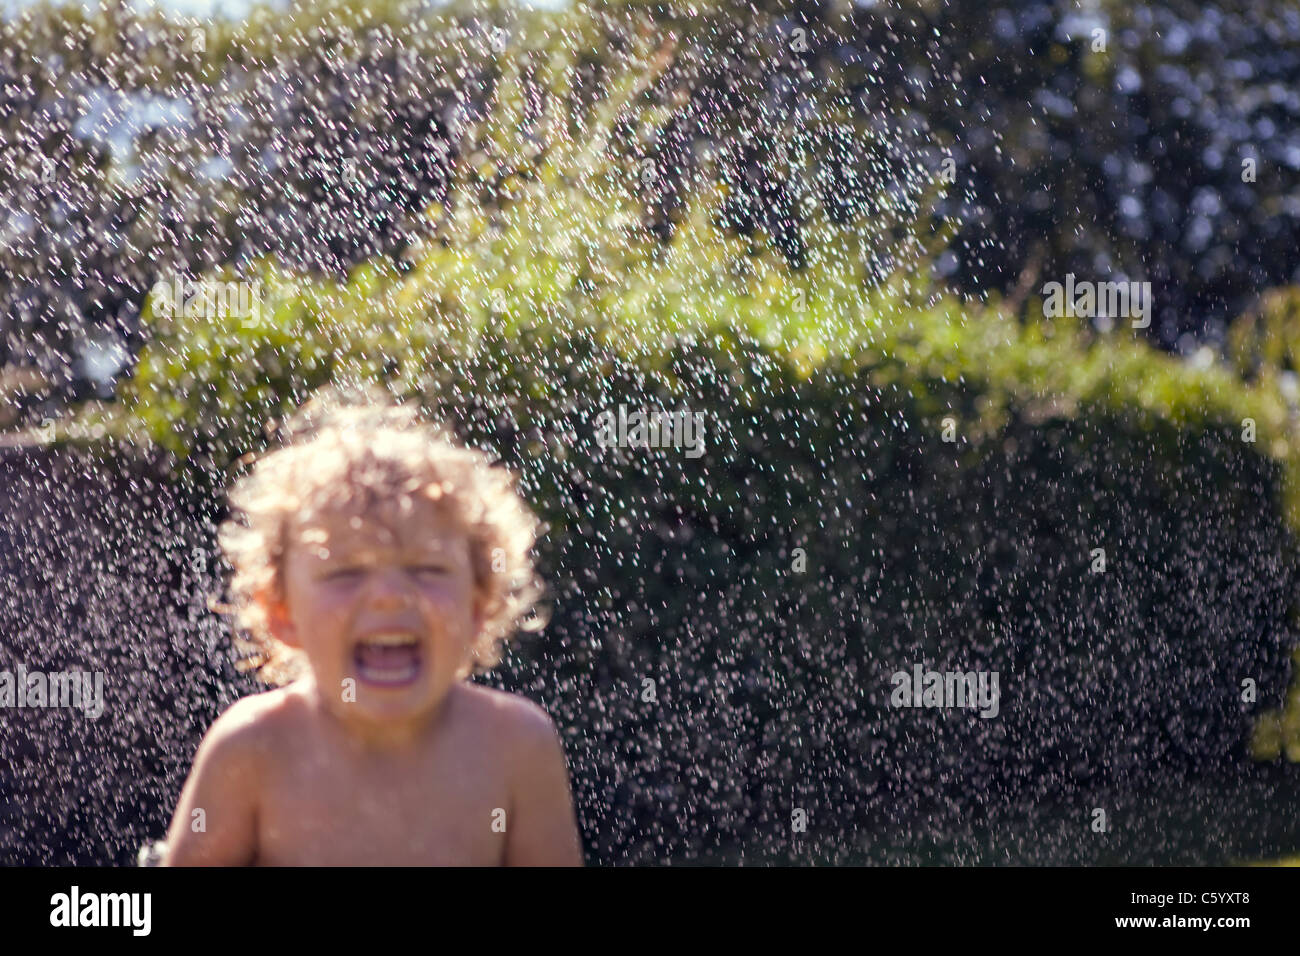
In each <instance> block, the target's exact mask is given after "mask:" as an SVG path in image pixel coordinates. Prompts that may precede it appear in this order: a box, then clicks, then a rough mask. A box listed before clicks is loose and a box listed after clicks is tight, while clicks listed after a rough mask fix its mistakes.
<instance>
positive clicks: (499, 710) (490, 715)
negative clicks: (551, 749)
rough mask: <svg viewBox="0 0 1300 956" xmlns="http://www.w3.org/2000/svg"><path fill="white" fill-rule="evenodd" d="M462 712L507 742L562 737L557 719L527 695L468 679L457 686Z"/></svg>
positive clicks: (524, 743) (532, 742) (531, 744)
mask: <svg viewBox="0 0 1300 956" xmlns="http://www.w3.org/2000/svg"><path fill="white" fill-rule="evenodd" d="M457 693H458V697H459V704H460V706H461V709H462V713H463V714H464V716H465V717H466V718H467V719H468V721H469V722H471V724H472V725H474V726H478V727H481V728H484V729H488V730H489V731H490V733H492V735H493V736H494V737H496V738H497V739H498V740H499V741H500V742H501V743H502V744H505V745H520V746H524V747H536V746H538V745H539V744H543V745H550V744H551V742H552V741H556V740H558V737H559V734H558V732H557V731H556V729H555V721H553V720H551V715H550V714H548V713H547V712H546V711H545V710H544V709H543V708H542V707H540V706H538V705H537V704H535V703H533V702H532V701H531V700H529V699H528V698H527V697H520V696H519V695H518V694H508V693H506V692H505V691H500V690H494V689H492V688H491V687H483V686H482V685H480V684H470V683H465V684H461V685H459V687H458V688H457Z"/></svg>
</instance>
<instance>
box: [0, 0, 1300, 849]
mask: <svg viewBox="0 0 1300 956" xmlns="http://www.w3.org/2000/svg"><path fill="white" fill-rule="evenodd" d="M1097 31H1100V37H1099V35H1098V33H1097ZM0 104H2V105H0V123H2V126H0V128H2V129H3V136H2V138H0V197H2V199H0V213H2V214H3V216H4V219H3V221H2V223H0V228H2V230H3V231H2V232H0V322H2V323H3V325H0V367H2V368H0V389H2V390H3V398H2V399H0V428H2V429H3V430H4V438H3V442H4V447H3V449H0V582H3V587H2V588H0V642H2V643H3V651H4V658H3V661H4V664H3V666H4V667H11V666H13V665H14V664H16V663H22V664H24V665H25V666H26V667H27V668H29V669H44V670H58V669H62V668H80V669H86V670H103V671H104V672H105V673H106V675H107V677H106V689H107V697H108V706H107V709H106V712H105V715H104V717H103V718H102V719H100V720H98V721H89V720H87V719H85V718H83V717H82V716H81V715H79V714H75V713H70V712H66V711H54V710H50V711H35V710H16V709H10V710H5V711H3V712H0V861H3V862H6V863H71V862H75V863H119V864H123V863H130V862H132V861H133V860H134V858H135V851H136V849H137V848H138V847H139V846H140V844H141V843H142V842H143V841H144V840H145V839H147V838H150V837H156V836H159V835H160V834H161V832H162V830H163V829H164V827H165V826H166V823H167V820H168V816H169V813H170V810H171V808H172V806H173V805H174V802H175V799H176V796H177V794H178V792H179V789H180V785H181V783H182V782H183V779H184V774H185V773H186V771H187V770H188V766H189V761H190V759H191V757H192V754H193V749H194V747H195V745H196V744H197V741H198V739H199V737H200V736H201V735H202V733H203V732H204V731H205V730H206V728H207V727H208V726H209V725H210V723H211V721H212V720H213V719H214V717H215V716H216V714H217V713H219V712H220V710H221V709H223V708H224V707H225V706H227V705H228V704H229V703H230V702H231V701H232V700H234V699H235V698H237V697H239V696H242V695H243V694H246V693H250V692H252V691H254V690H256V689H257V687H256V685H255V684H254V683H253V682H252V681H251V679H250V678H248V677H247V676H246V675H243V674H240V673H238V672H237V671H236V670H235V668H234V663H233V655H232V652H231V640H230V635H229V632H228V627H227V625H226V623H225V622H224V621H222V620H221V619H220V618H218V617H217V616H215V615H214V614H212V613H211V612H210V611H209V610H208V608H207V599H208V598H209V597H210V596H212V595H215V594H218V593H219V592H220V588H221V584H222V580H223V574H224V569H223V568H222V566H221V564H220V561H219V560H218V557H217V555H216V553H215V549H214V545H213V537H214V528H215V526H216V524H217V523H218V522H219V521H220V520H221V519H222V518H223V516H224V503H223V501H222V498H221V494H220V489H221V488H222V487H223V486H224V485H225V484H226V483H227V482H228V480H229V479H230V477H231V476H232V475H234V474H237V473H238V472H239V470H240V469H241V468H243V467H245V456H246V455H248V454H249V453H250V452H256V451H259V450H261V449H262V448H265V447H267V445H268V443H269V442H270V441H271V440H272V439H271V437H270V436H269V435H268V433H267V430H266V429H265V427H264V426H265V425H266V423H267V422H268V420H273V419H274V418H275V417H277V416H279V415H281V414H283V413H284V412H286V411H288V410H290V409H292V408H293V407H295V406H296V405H297V404H298V403H299V402H300V401H301V400H302V399H303V398H304V397H305V396H306V395H307V394H309V393H310V391H311V390H312V389H314V388H316V387H318V386H320V385H323V384H325V383H327V382H336V383H342V384H361V383H366V382H370V383H380V384H381V385H382V386H383V387H385V388H387V389H388V390H389V391H391V392H392V394H394V395H395V396H398V397H403V398H412V399H416V400H418V401H420V402H421V403H422V404H423V405H424V406H425V407H426V408H427V409H428V411H429V412H430V413H431V414H432V415H435V416H436V417H439V418H441V419H443V420H446V421H448V422H450V423H452V424H453V425H454V427H455V428H456V430H457V431H458V432H459V433H460V434H461V435H462V437H463V438H465V439H466V440H468V441H471V442H473V443H474V444H476V445H479V446H481V447H484V448H487V449H489V450H491V451H492V453H493V454H494V455H495V456H497V457H499V458H500V459H501V460H502V461H504V462H506V463H507V464H509V465H510V466H511V467H512V468H515V469H517V470H518V471H519V473H520V475H521V479H522V488H523V490H524V492H525V494H526V495H527V497H528V498H529V500H530V502H531V503H532V504H533V505H534V506H535V507H536V508H537V509H538V511H539V512H540V513H541V514H542V516H543V518H544V519H545V520H546V522H547V523H548V525H549V530H548V532H547V534H546V536H545V538H544V539H543V541H542V542H541V543H540V545H539V550H538V558H539V562H540V564H541V567H542V570H543V572H544V574H545V576H546V577H547V579H548V580H549V582H550V583H551V586H552V591H553V593H552V605H553V617H552V621H551V623H550V625H549V626H548V627H547V629H546V630H545V631H544V632H543V633H542V635H540V636H538V637H531V636H530V637H526V638H524V639H521V640H520V641H519V642H518V643H517V644H516V645H515V646H514V647H513V648H512V650H511V651H510V653H509V654H508V656H507V658H506V661H505V663H504V664H503V666H502V667H501V668H500V669H499V670H498V671H496V672H494V673H493V674H492V675H490V676H489V677H487V678H485V680H486V681H487V682H488V683H490V684H491V685H493V686H497V687H502V688H506V689H509V690H513V691H516V692H519V693H523V694H525V695H527V696H529V697H531V698H532V699H534V700H537V701H539V702H540V703H542V704H543V705H544V706H546V707H547V709H548V710H549V711H550V712H551V713H552V715H553V716H554V717H555V719H556V721H557V724H558V725H559V727H560V728H561V732H562V735H563V737H564V739H565V744H566V750H567V755H568V758H569V761H570V768H571V771H572V773H573V778H574V787H575V796H576V799H577V804H578V810H579V817H580V823H581V825H582V830H583V834H584V841H585V849H586V854H587V858H588V860H589V861H590V862H600V863H646V862H674V863H697V862H726V863H732V862H753V863H769V862H908V863H928V862H956V863H1012V862H1017V863H1019V862H1033V863H1038V862H1057V863H1076V862H1106V863H1110V862H1130V863H1151V862H1160V863H1169V862H1182V863H1208V862H1237V861H1247V860H1270V859H1276V858H1279V857H1284V856H1286V855H1288V854H1292V853H1295V852H1296V851H1297V850H1300V829H1298V828H1297V824H1296V822H1295V818H1296V814H1295V812H1294V806H1295V800H1294V796H1295V785H1296V782H1297V769H1296V767H1295V766H1294V763H1293V761H1294V760H1296V759H1297V758H1300V698H1297V694H1298V693H1300V689H1298V688H1297V687H1296V686H1295V685H1293V682H1292V674H1293V664H1294V662H1295V657H1294V649H1295V648H1296V647H1297V645H1300V634H1297V618H1296V609H1297V596H1298V591H1300V580H1297V550H1296V537H1295V535H1296V530H1297V527H1298V521H1300V510H1298V509H1297V504H1298V502H1300V499H1298V498H1297V494H1298V491H1300V486H1298V485H1297V477H1298V472H1297V462H1298V459H1297V455H1298V453H1300V444H1298V443H1300V431H1298V430H1297V401H1298V400H1300V386H1298V384H1297V382H1298V380H1297V377H1296V371H1297V369H1296V354H1297V348H1300V293H1298V291H1297V288H1296V284H1297V283H1300V275H1298V273H1297V269H1298V268H1300V244H1298V243H1297V238H1300V191H1298V187H1300V126H1298V124H1297V122H1296V121H1297V116H1298V115H1300V5H1297V4H1294V3H1264V2H1241V3H1224V4H1218V5H1210V6H1206V5H1204V4H1193V3H1176V2H1175V3H1142V4H1137V5H1134V4H1127V3H1126V4H1119V3H1109V2H1101V0H1098V2H1097V3H1093V4H1078V3H1065V2H1010V3H978V4H976V3H948V4H941V3H937V2H912V0H905V2H899V3H891V4H886V3H878V4H851V3H842V2H825V3H806V4H789V5H787V4H765V3H758V4H752V5H751V4H737V3H723V2H719V3H709V2H700V3H692V4H648V3H604V4H576V5H574V6H568V7H562V8H558V9H530V8H527V7H520V6H516V5H513V4H508V3H499V4H496V3H474V4H468V3H451V4H446V5H437V6H430V5H420V4H414V5H413V4H409V3H386V2H378V3H369V4H362V3H354V4H335V3H329V4H310V5H302V6H296V5H295V6H291V7H289V8H287V9H274V8H260V7H259V8H254V9H253V10H251V11H249V12H247V14H246V16H243V17H241V18H239V19H226V18H211V17H208V18H198V17H189V18H187V17H185V16H182V15H181V14H178V13H177V12H175V11H156V10H145V11H143V12H141V11H139V10H137V9H136V8H134V7H132V6H131V5H129V4H116V5H110V6H109V7H108V8H106V9H105V8H83V7H81V6H75V5H74V6H70V7H48V6H44V5H37V6H29V5H21V4H20V5H15V6H13V7H11V8H7V9H6V13H5V19H4V22H3V27H2V28H0ZM1070 273H1074V274H1075V275H1077V276H1079V277H1081V278H1082V277H1087V278H1090V279H1094V280H1096V281H1109V280H1114V279H1119V278H1123V279H1125V280H1132V281H1149V282H1151V284H1152V289H1153V301H1154V303H1155V309H1154V312H1153V315H1152V322H1151V324H1150V326H1149V327H1146V328H1135V327H1134V326H1133V323H1132V322H1131V321H1129V319H1128V318H1127V317H1123V316H1119V317H1116V316H1098V317H1094V318H1091V319H1089V318H1056V319H1049V318H1046V317H1045V316H1044V309H1043V295H1042V288H1043V285H1044V284H1045V283H1046V282H1048V281H1064V280H1065V277H1066V275H1067V274H1070ZM176 276H184V277H190V278H200V279H206V280H208V281H213V282H233V283H243V284H246V287H247V288H253V289H256V294H257V299H258V302H259V308H258V310H257V313H256V314H255V315H247V314H241V315H233V314H229V313H228V311H227V310H223V309H220V308H217V307H215V306H214V304H213V303H212V302H211V301H208V302H200V303H199V304H198V305H197V306H196V307H193V308H190V309H185V308H180V309H177V308H174V307H169V306H168V304H167V296H166V294H165V290H166V289H167V287H168V286H167V284H168V283H170V282H172V281H173V278H174V277H176ZM160 283H162V285H160ZM620 404H622V405H626V406H628V407H655V408H685V409H689V410H690V411H692V412H694V413H696V414H699V415H701V416H702V420H703V421H704V423H705V453H704V455H703V456H701V457H699V458H698V459H692V458H689V457H687V456H686V455H684V454H683V453H682V451H681V450H680V449H674V448H661V449H617V450H611V449H604V448H601V447H599V445H598V444H597V442H596V430H595V426H594V424H593V423H594V422H595V420H596V418H597V416H598V415H599V414H600V413H601V412H602V411H605V410H609V409H614V408H617V406H619V405H620ZM1098 549H1100V550H1101V551H1102V552H1104V570H1102V569H1099V568H1098V564H1097V552H1098ZM916 663H920V664H923V665H924V666H926V667H927V668H933V669H937V670H947V669H960V670H963V671H966V670H976V669H980V670H995V671H997V672H998V673H999V674H1000V676H1001V687H1002V699H1001V707H1000V713H999V715H998V716H997V717H996V718H994V719H990V720H985V719H981V718H980V717H978V716H977V715H976V714H974V713H971V712H967V711H935V710H910V709H908V710H900V709H897V708H893V707H891V706H890V693H891V690H892V685H891V683H890V675H891V674H892V673H894V672H896V671H898V670H910V668H911V667H912V665H913V664H916ZM1097 809H1103V810H1105V811H1106V817H1107V820H1108V826H1107V828H1106V829H1105V830H1104V831H1101V832H1099V831H1098V830H1097V829H1095V827H1094V826H1093V824H1094V822H1095V820H1096V816H1095V811H1096V810H1097ZM798 810H802V811H803V812H804V814H805V815H806V819H807V822H808V825H807V829H806V831H802V830H799V829H797V828H795V827H793V826H792V819H793V816H794V814H795V811H798Z"/></svg>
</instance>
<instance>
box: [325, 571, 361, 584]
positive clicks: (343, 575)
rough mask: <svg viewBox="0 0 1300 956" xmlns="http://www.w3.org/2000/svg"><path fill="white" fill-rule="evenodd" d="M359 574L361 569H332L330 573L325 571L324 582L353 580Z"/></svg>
mask: <svg viewBox="0 0 1300 956" xmlns="http://www.w3.org/2000/svg"><path fill="white" fill-rule="evenodd" d="M361 572H362V569H361V568H334V569H332V570H330V571H326V572H325V575H324V577H325V580H326V581H334V580H339V579H347V578H353V577H356V576H357V575H359V574H361Z"/></svg>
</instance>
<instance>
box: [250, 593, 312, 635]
mask: <svg viewBox="0 0 1300 956" xmlns="http://www.w3.org/2000/svg"><path fill="white" fill-rule="evenodd" d="M257 603H258V604H260V605H261V606H262V611H263V612H264V613H265V614H266V626H267V629H268V630H269V631H270V632H271V636H272V637H274V638H275V639H276V640H277V641H279V642H280V643H281V644H285V645H287V646H289V647H298V648H300V647H302V641H301V640H299V638H298V629H297V628H296V627H294V626H293V619H292V618H291V617H290V616H289V609H288V608H287V607H286V606H285V603H284V601H282V600H281V599H280V598H279V597H278V596H276V595H274V594H272V593H270V592H269V591H262V592H260V593H259V594H258V596H257Z"/></svg>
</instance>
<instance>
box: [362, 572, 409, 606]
mask: <svg viewBox="0 0 1300 956" xmlns="http://www.w3.org/2000/svg"><path fill="white" fill-rule="evenodd" d="M368 591H369V593H368V597H369V599H370V602H371V603H372V604H374V605H376V606H381V607H383V606H392V605H396V606H399V607H400V606H402V605H405V604H409V603H410V602H411V599H412V593H413V592H412V589H411V580H410V577H409V576H408V575H407V573H406V572H405V571H404V570H403V569H402V568H399V567H386V568H377V569H376V570H375V572H374V573H373V574H372V575H371V576H370V587H369V589H368Z"/></svg>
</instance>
